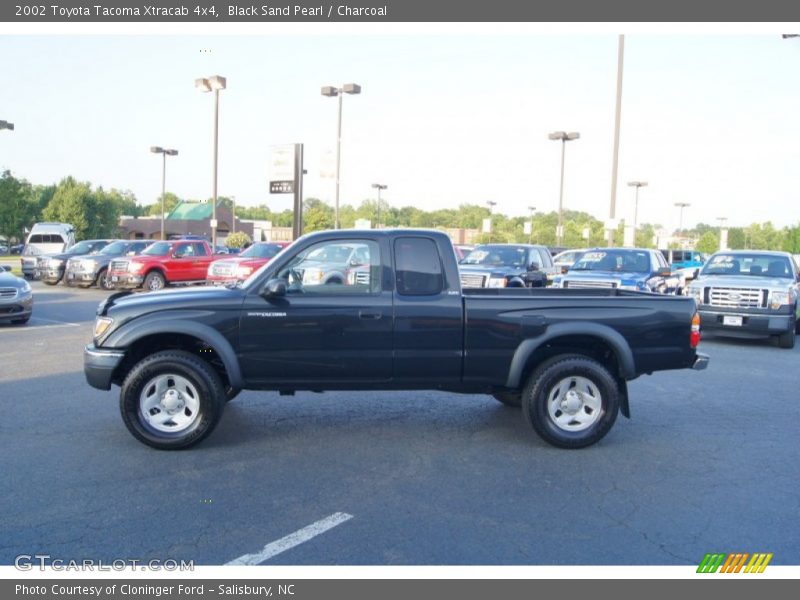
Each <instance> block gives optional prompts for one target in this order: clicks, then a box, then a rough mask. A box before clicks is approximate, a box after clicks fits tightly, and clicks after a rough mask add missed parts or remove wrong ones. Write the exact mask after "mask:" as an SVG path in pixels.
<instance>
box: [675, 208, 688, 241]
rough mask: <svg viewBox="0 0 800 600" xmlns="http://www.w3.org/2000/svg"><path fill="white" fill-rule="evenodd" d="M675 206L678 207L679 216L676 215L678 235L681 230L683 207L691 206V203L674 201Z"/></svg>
mask: <svg viewBox="0 0 800 600" xmlns="http://www.w3.org/2000/svg"><path fill="white" fill-rule="evenodd" d="M675 206H677V207H678V208H680V216H679V217H678V235H680V234H681V231H682V230H683V209H684V208H687V207H689V206H691V204H689V203H688V202H676V203H675Z"/></svg>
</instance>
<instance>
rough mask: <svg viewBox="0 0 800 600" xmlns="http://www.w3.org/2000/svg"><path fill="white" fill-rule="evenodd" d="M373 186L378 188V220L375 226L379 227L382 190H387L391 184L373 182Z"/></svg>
mask: <svg viewBox="0 0 800 600" xmlns="http://www.w3.org/2000/svg"><path fill="white" fill-rule="evenodd" d="M372 187H373V188H375V189H376V190H378V217H377V220H378V222H377V223H376V224H375V227H376V228H377V227H378V226H380V224H381V190H385V189H386V188H388V187H389V186H388V185H384V184H382V183H373V184H372Z"/></svg>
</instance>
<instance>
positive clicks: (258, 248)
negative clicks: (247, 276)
mask: <svg viewBox="0 0 800 600" xmlns="http://www.w3.org/2000/svg"><path fill="white" fill-rule="evenodd" d="M281 250H283V248H282V247H281V245H280V244H255V245H253V246H250V247H249V248H248V249H247V250H245V251H244V252H242V253H240V254H239V256H241V257H243V258H272V257H273V256H275V255H276V254H277V253H278V252H280V251H281Z"/></svg>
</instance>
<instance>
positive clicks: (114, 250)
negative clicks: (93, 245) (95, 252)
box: [100, 242, 128, 255]
mask: <svg viewBox="0 0 800 600" xmlns="http://www.w3.org/2000/svg"><path fill="white" fill-rule="evenodd" d="M127 247H128V242H114V243H112V244H109V245H108V246H106V247H105V248H103V249H102V250H100V254H113V255H116V254H122V253H123V252H125V248H127Z"/></svg>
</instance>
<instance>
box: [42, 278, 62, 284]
mask: <svg viewBox="0 0 800 600" xmlns="http://www.w3.org/2000/svg"><path fill="white" fill-rule="evenodd" d="M59 281H61V279H56V280H55V281H48V280H46V279H42V283H43V284H45V285H58V282H59Z"/></svg>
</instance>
